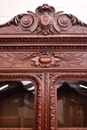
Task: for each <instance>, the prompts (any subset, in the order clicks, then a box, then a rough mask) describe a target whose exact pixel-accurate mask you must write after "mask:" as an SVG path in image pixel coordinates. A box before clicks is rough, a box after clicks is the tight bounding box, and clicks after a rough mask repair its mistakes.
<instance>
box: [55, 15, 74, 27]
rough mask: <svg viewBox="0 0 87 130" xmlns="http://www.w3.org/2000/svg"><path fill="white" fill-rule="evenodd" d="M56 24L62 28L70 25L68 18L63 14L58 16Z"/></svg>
mask: <svg viewBox="0 0 87 130" xmlns="http://www.w3.org/2000/svg"><path fill="white" fill-rule="evenodd" d="M58 24H59V25H60V26H61V27H63V28H66V27H70V26H71V25H72V24H71V20H70V18H69V17H68V16H67V15H65V14H63V15H60V16H59V18H58Z"/></svg>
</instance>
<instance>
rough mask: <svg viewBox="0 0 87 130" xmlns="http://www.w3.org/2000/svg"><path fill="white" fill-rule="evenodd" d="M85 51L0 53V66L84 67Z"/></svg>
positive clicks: (86, 54) (86, 59) (86, 55)
mask: <svg viewBox="0 0 87 130" xmlns="http://www.w3.org/2000/svg"><path fill="white" fill-rule="evenodd" d="M86 62H87V53H80V52H78V53H71V52H69V53H67V52H64V53H63V52H61V53H57V52H45V51H44V52H40V53H39V52H36V53H3V54H2V53H0V67H17V68H18V67H41V68H43V67H47V68H48V67H86V65H87V64H86Z"/></svg>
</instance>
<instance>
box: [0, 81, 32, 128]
mask: <svg viewBox="0 0 87 130" xmlns="http://www.w3.org/2000/svg"><path fill="white" fill-rule="evenodd" d="M33 126H34V85H33V83H32V82H31V81H4V82H0V128H3V127H6V128H9V127H10V128H16V127H17V128H26V127H30V128H33Z"/></svg>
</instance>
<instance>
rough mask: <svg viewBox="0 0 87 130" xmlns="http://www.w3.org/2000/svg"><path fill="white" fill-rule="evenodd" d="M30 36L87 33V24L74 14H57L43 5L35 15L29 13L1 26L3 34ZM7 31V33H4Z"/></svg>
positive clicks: (53, 9) (49, 7) (50, 7)
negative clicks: (13, 33)
mask: <svg viewBox="0 0 87 130" xmlns="http://www.w3.org/2000/svg"><path fill="white" fill-rule="evenodd" d="M19 28H21V33H23V32H24V33H28V34H40V35H41V34H43V35H49V34H60V33H68V32H69V33H75V32H76V33H87V24H85V23H84V22H82V21H80V20H79V19H78V18H76V17H75V16H74V15H72V14H65V13H64V12H63V11H60V12H57V13H55V8H54V7H52V6H49V5H48V4H43V5H42V6H39V7H37V8H36V10H35V13H33V12H31V11H27V14H19V15H17V16H15V17H14V18H13V19H11V20H10V21H8V22H7V23H5V24H3V25H0V30H1V33H2V32H3V33H6V32H8V33H12V32H14V31H15V32H16V33H19V32H20V29H19ZM4 29H5V32H4Z"/></svg>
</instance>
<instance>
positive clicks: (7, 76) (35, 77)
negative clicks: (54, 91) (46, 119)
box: [0, 73, 43, 130]
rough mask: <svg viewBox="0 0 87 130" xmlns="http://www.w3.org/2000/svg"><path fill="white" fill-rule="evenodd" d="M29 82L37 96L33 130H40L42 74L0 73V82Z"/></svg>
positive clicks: (25, 129) (0, 129)
mask: <svg viewBox="0 0 87 130" xmlns="http://www.w3.org/2000/svg"><path fill="white" fill-rule="evenodd" d="M26 79H29V80H31V81H32V82H33V83H34V84H35V85H36V87H37V94H36V97H35V100H36V102H35V124H34V127H35V130H41V128H42V123H43V122H42V120H41V119H42V112H41V111H42V94H41V91H42V83H43V74H42V73H0V80H2V81H3V80H8V81H11V80H26ZM16 129H18V130H31V129H30V128H23V129H22V128H9V130H16ZM0 130H8V129H7V128H0Z"/></svg>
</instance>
